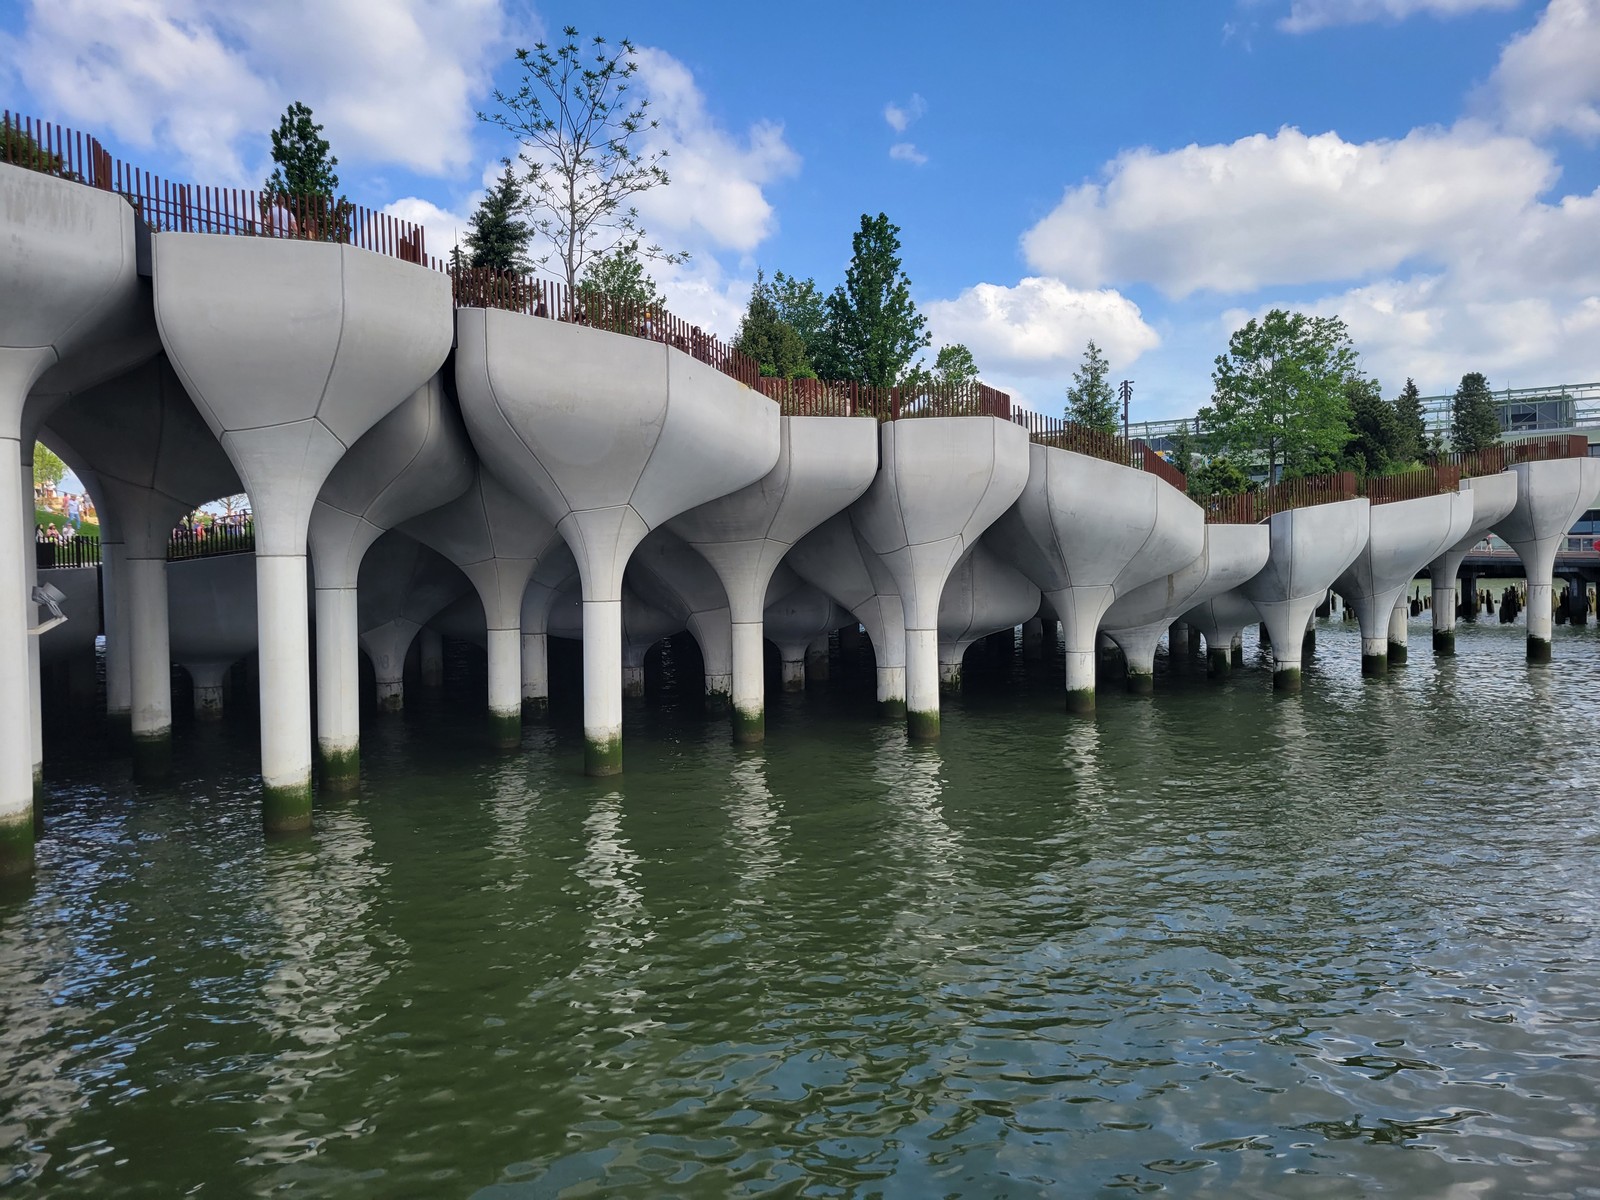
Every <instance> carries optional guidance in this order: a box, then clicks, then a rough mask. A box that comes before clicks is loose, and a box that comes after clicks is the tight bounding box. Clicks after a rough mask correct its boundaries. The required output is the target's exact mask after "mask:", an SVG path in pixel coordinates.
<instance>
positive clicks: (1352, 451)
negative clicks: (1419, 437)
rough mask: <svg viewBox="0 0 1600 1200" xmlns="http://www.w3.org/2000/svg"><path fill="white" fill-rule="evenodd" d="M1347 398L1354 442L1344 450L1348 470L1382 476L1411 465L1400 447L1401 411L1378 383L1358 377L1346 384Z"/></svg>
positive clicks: (1348, 444) (1351, 440)
mask: <svg viewBox="0 0 1600 1200" xmlns="http://www.w3.org/2000/svg"><path fill="white" fill-rule="evenodd" d="M1344 395H1345V400H1346V401H1347V402H1348V403H1349V405H1350V438H1349V440H1348V441H1347V442H1345V447H1344V463H1345V467H1346V469H1347V470H1351V471H1357V472H1359V473H1360V474H1362V475H1381V474H1383V473H1384V472H1385V471H1388V470H1390V469H1392V468H1393V467H1396V466H1402V465H1404V464H1406V463H1408V462H1410V461H1411V459H1410V458H1409V457H1407V456H1405V454H1404V448H1403V447H1402V446H1401V444H1400V443H1401V432H1400V414H1399V411H1398V410H1397V409H1396V408H1395V406H1394V405H1392V404H1390V403H1389V402H1388V401H1387V400H1385V399H1384V398H1383V389H1382V388H1381V387H1379V386H1378V381H1377V380H1376V379H1364V378H1362V377H1360V376H1355V377H1353V378H1351V379H1348V380H1346V381H1345V385H1344Z"/></svg>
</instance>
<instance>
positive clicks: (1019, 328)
mask: <svg viewBox="0 0 1600 1200" xmlns="http://www.w3.org/2000/svg"><path fill="white" fill-rule="evenodd" d="M922 310H923V312H924V313H925V314H926V315H927V318H928V325H929V328H930V332H931V333H932V334H933V338H934V343H935V344H936V345H942V344H948V343H952V342H963V343H965V344H966V346H967V348H968V349H970V350H971V351H972V353H973V356H974V357H975V358H976V359H977V361H978V364H979V365H980V366H981V367H982V368H983V369H984V370H985V371H986V372H987V371H996V372H1000V373H1003V374H1014V375H1026V376H1035V377H1037V376H1041V375H1049V374H1052V373H1061V372H1063V371H1065V370H1067V369H1069V368H1070V367H1071V366H1072V365H1073V364H1075V363H1076V362H1077V361H1078V360H1079V358H1080V357H1081V356H1082V354H1083V347H1084V344H1085V343H1086V342H1088V341H1089V340H1090V339H1091V338H1093V339H1094V341H1095V342H1097V343H1098V344H1099V346H1100V347H1101V349H1103V350H1104V351H1105V352H1106V356H1107V357H1108V358H1109V359H1110V360H1111V362H1112V364H1113V366H1116V367H1118V368H1121V367H1125V366H1127V365H1129V364H1131V363H1132V362H1133V361H1134V360H1135V359H1137V358H1138V357H1139V355H1141V354H1143V353H1144V352H1145V351H1146V350H1150V349H1153V348H1154V347H1155V346H1156V345H1157V344H1158V343H1159V342H1160V340H1161V339H1160V338H1159V337H1158V336H1157V334H1156V331H1155V330H1154V329H1152V328H1151V327H1150V326H1149V325H1147V324H1146V323H1145V321H1144V317H1143V316H1142V315H1141V314H1140V312H1139V306H1138V305H1137V304H1134V303H1133V301H1131V300H1129V299H1128V298H1127V297H1126V296H1123V295H1121V294H1119V293H1117V292H1114V291H1109V290H1098V291H1078V290H1075V289H1073V288H1070V287H1068V286H1067V285H1066V284H1064V283H1062V282H1060V281H1059V280H1055V279H1041V278H1037V277H1029V278H1026V279H1022V280H1020V281H1019V282H1018V283H1017V284H1016V286H1014V287H1004V286H1001V285H999V284H994V283H980V284H977V285H975V286H973V287H970V288H967V289H966V290H965V291H963V292H962V293H961V294H960V295H959V296H957V297H955V298H954V299H951V300H935V301H932V302H931V303H928V304H924V305H923V306H922Z"/></svg>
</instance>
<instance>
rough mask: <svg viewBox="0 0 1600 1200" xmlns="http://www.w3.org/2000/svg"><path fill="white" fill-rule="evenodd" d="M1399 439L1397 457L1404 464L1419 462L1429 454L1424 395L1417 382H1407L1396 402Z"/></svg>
mask: <svg viewBox="0 0 1600 1200" xmlns="http://www.w3.org/2000/svg"><path fill="white" fill-rule="evenodd" d="M1394 411H1395V421H1396V424H1397V425H1398V430H1399V432H1398V437H1397V438H1396V441H1395V453H1396V457H1398V458H1399V459H1400V461H1402V462H1408V463H1409V462H1417V461H1419V460H1420V459H1422V458H1423V457H1424V456H1426V454H1427V453H1428V426H1427V422H1426V421H1425V420H1424V419H1423V416H1422V394H1421V393H1420V392H1419V391H1418V390H1417V385H1416V381H1415V380H1412V379H1407V380H1406V386H1405V387H1403V388H1401V389H1400V395H1399V396H1397V397H1396V398H1395V402H1394Z"/></svg>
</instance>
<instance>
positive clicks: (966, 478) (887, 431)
mask: <svg viewBox="0 0 1600 1200" xmlns="http://www.w3.org/2000/svg"><path fill="white" fill-rule="evenodd" d="M879 436H880V438H881V455H880V458H881V461H882V466H881V468H880V469H879V471H878V474H877V476H876V477H875V478H874V479H873V481H872V486H871V487H869V488H868V489H867V491H866V493H865V494H864V495H863V496H862V497H861V499H860V500H858V501H856V503H855V504H854V505H853V506H852V507H851V510H850V513H851V520H852V521H853V522H854V523H855V526H856V529H857V530H858V532H859V533H860V534H861V537H862V540H863V541H864V542H865V543H866V544H867V546H868V547H869V548H870V549H871V550H872V551H873V552H874V553H876V554H877V555H878V556H879V557H880V558H881V559H882V561H883V564H884V566H885V567H887V568H888V570H889V572H890V574H891V575H892V576H893V577H894V581H895V585H896V589H897V590H898V592H899V594H900V600H901V604H902V606H903V608H904V615H905V624H906V710H907V728H908V730H909V731H910V733H911V735H912V736H913V737H916V738H931V737H936V736H938V730H939V598H940V596H941V595H942V593H943V591H944V585H945V581H946V580H947V579H948V578H949V576H950V573H951V571H952V569H953V568H954V567H955V565H956V563H957V562H958V561H959V560H960V558H961V556H962V554H963V553H964V552H965V551H966V549H967V547H969V546H970V545H972V544H973V542H975V541H976V540H977V538H978V537H979V536H980V535H981V534H982V533H983V531H984V530H986V529H987V528H989V526H990V525H992V524H993V523H994V521H995V519H996V518H997V517H999V516H1000V514H1001V513H1003V512H1004V511H1005V510H1006V509H1007V508H1009V507H1010V506H1011V504H1012V502H1013V501H1015V500H1016V498H1017V496H1018V495H1020V494H1021V492H1022V489H1023V486H1024V485H1025V484H1026V483H1027V479H1028V439H1027V432H1026V431H1025V430H1024V429H1023V428H1022V427H1021V426H1020V425H1014V424H1012V423H1011V422H1009V421H1001V420H998V419H996V418H993V417H932V418H923V419H919V420H913V421H893V422H889V423H887V424H885V425H884V426H883V427H882V430H881V431H880V434H879ZM913 655H917V656H920V661H917V662H913V661H912V659H913Z"/></svg>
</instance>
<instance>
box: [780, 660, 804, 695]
mask: <svg viewBox="0 0 1600 1200" xmlns="http://www.w3.org/2000/svg"><path fill="white" fill-rule="evenodd" d="M782 662H783V690H784V691H786V692H803V691H805V690H806V660H805V652H804V651H801V652H800V656H799V657H798V658H787V657H786V658H784V659H783V660H782Z"/></svg>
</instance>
